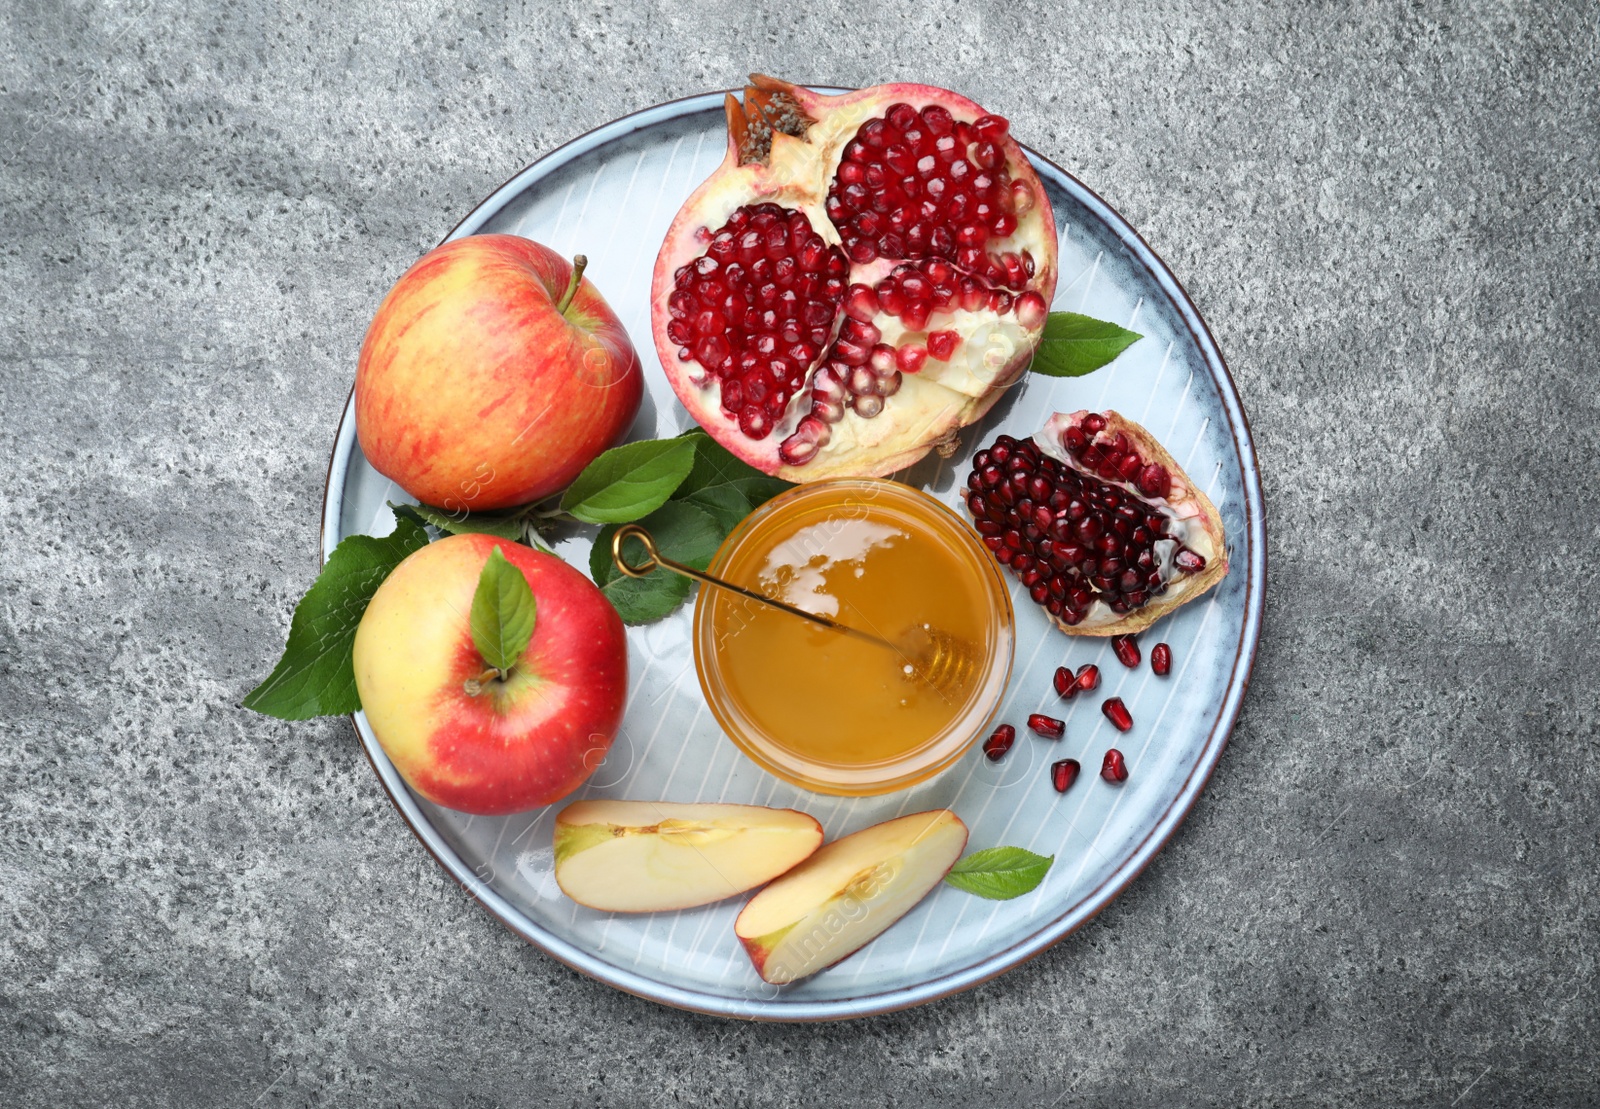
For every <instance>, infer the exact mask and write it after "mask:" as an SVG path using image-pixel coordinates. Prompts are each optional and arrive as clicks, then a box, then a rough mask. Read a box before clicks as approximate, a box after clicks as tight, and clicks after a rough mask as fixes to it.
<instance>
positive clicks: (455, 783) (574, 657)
mask: <svg viewBox="0 0 1600 1109" xmlns="http://www.w3.org/2000/svg"><path fill="white" fill-rule="evenodd" d="M496 547H498V548H500V552H501V553H502V554H503V555H504V556H505V558H506V560H507V561H508V562H510V563H511V564H512V565H513V566H515V567H516V568H517V569H518V570H521V571H522V575H523V577H524V578H526V579H527V582H528V587H529V588H530V589H532V590H533V597H534V604H535V606H536V614H535V618H534V626H533V638H532V640H530V642H529V643H528V649H527V651H526V652H525V653H524V655H523V657H522V659H521V661H519V662H518V663H517V664H516V665H515V666H514V667H513V668H512V670H511V673H510V675H509V677H507V678H506V679H505V680H503V681H502V680H500V679H498V678H490V679H489V680H487V681H483V680H480V679H481V676H482V675H483V673H484V671H485V663H484V661H483V658H482V657H481V656H480V655H479V654H478V651H477V648H476V647H474V646H473V642H472V628H471V612H472V597H473V593H474V592H475V591H476V590H477V587H478V577H479V575H480V574H481V573H482V572H483V566H484V563H485V562H487V561H488V560H489V554H490V552H492V551H493V550H494V549H495V548H496ZM354 662H355V673H356V689H357V691H358V692H359V693H360V695H361V707H362V709H363V710H364V711H365V712H366V714H367V723H368V724H370V725H371V726H372V731H373V734H374V735H376V736H377V737H378V742H379V743H380V744H381V745H382V746H383V750H384V752H385V753H386V754H387V755H388V756H389V761H391V762H393V763H394V765H395V769H397V770H399V771H400V774H401V775H402V776H403V777H404V778H405V780H406V782H407V783H408V784H410V786H411V788H412V789H413V790H415V791H416V792H417V793H419V794H421V795H422V796H423V797H426V798H427V799H428V800H430V801H433V802H434V803H436V804H440V805H444V806H446V807H448V808H452V809H460V810H461V811H463V812H469V813H480V814H484V815H495V814H500V813H510V812H520V811H522V810H523V809H531V808H533V807H535V806H537V805H548V804H550V802H552V801H557V800H560V799H561V798H562V797H565V796H566V795H567V794H569V793H571V792H572V791H573V790H574V789H577V788H578V786H579V785H581V784H582V783H583V781H584V779H586V778H587V777H588V776H589V775H590V773H591V772H593V771H594V769H595V768H596V767H597V766H599V765H600V762H601V760H603V759H604V758H605V755H606V751H607V750H609V749H610V747H611V740H612V738H613V737H614V736H615V735H616V733H617V728H618V726H620V725H621V723H622V709H623V700H624V697H625V695H626V693H627V688H628V649H627V642H626V639H625V638H624V633H623V628H622V620H621V618H620V617H618V616H617V610H616V609H615V608H613V607H612V606H611V602H610V601H608V600H606V598H605V597H604V595H602V594H601V592H600V590H598V589H596V588H595V586H594V584H593V583H592V582H590V581H589V579H588V578H586V577H584V576H583V575H582V574H580V573H579V572H578V571H577V570H575V569H573V568H572V567H571V566H569V565H567V564H566V563H565V562H563V561H562V560H561V559H559V558H557V557H555V556H554V555H547V554H541V553H540V552H538V551H535V550H531V549H530V548H528V547H524V546H522V545H521V544H519V543H512V542H509V541H508V540H504V539H496V538H494V537H493V536H488V535H452V536H449V537H447V538H444V539H440V540H438V541H437V542H433V543H429V544H428V545H427V546H426V547H423V548H422V549H421V550H419V551H417V552H415V553H414V554H412V555H411V556H410V557H408V558H407V559H406V560H405V561H404V562H402V563H401V564H400V565H399V566H397V567H395V569H394V572H393V573H391V574H390V575H389V577H388V578H387V579H385V581H384V583H383V584H382V585H380V586H379V587H378V591H377V592H376V593H375V594H373V597H372V601H371V602H370V603H369V604H368V605H367V610H366V612H365V613H364V614H363V615H362V617H361V624H360V627H359V628H358V629H357V630H356V643H355V657H354Z"/></svg>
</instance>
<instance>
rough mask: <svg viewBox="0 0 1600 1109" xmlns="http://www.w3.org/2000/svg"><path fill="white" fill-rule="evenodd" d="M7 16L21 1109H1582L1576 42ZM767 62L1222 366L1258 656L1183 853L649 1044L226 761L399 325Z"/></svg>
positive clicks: (1589, 846)
mask: <svg viewBox="0 0 1600 1109" xmlns="http://www.w3.org/2000/svg"><path fill="white" fill-rule="evenodd" d="M330 9H331V6H329V5H308V6H306V7H304V8H303V9H302V8H296V7H291V6H288V5H285V6H283V7H278V6H274V5H270V4H259V3H251V2H239V3H222V4H216V5H201V4H187V5H186V4H178V5H166V4H156V3H153V2H151V0H136V2H134V3H131V4H109V5H103V4H97V3H84V4H74V5H56V4H33V3H21V2H13V3H10V4H7V5H5V8H4V13H3V21H0V197H3V204H0V221H3V227H0V290H3V292H0V297H3V299H4V304H5V319H6V325H7V326H6V328H5V331H4V334H3V335H0V351H3V359H4V368H3V373H0V411H3V418H0V436H3V440H0V446H3V452H4V453H3V459H4V460H3V462H0V465H3V466H4V467H5V468H6V470H7V473H6V475H5V482H4V492H3V494H0V582H3V590H0V606H3V608H0V1100H3V1101H4V1102H5V1103H6V1104H8V1105H30V1106H31V1105H39V1106H43V1105H51V1106H55V1105H80V1104H81V1105H94V1104H117V1105H126V1106H147V1105H148V1106H158V1105H175V1106H176V1105H182V1106H187V1105H210V1104H216V1105H301V1104H324V1103H353V1102H364V1101H372V1100H375V1101H379V1102H382V1103H385V1104H396V1105H462V1106H468V1105H470V1106H479V1105H482V1106H490V1105H523V1104H528V1105H533V1104H539V1105H545V1104H549V1105H568V1104H572V1105H589V1104H596V1105H601V1104H606V1105H609V1104H618V1105H632V1104H653V1103H662V1102H680V1101H681V1102H684V1103H690V1104H724V1105H742V1104H752V1105H766V1104H774V1105H776V1104H798V1103H807V1104H889V1105H907V1106H915V1105H925V1104H933V1103H946V1104H952V1105H992V1104H1005V1103H1012V1102H1016V1103H1033V1104H1043V1105H1049V1104H1052V1103H1054V1104H1059V1105H1062V1106H1074V1105H1086V1106H1087V1105H1104V1106H1131V1105H1178V1104H1222V1105H1269V1104H1291V1103H1292V1104H1329V1105H1336V1104H1338V1105H1342V1104H1383V1105H1413V1104H1415V1105H1441V1106H1452V1105H1460V1106H1464V1107H1472V1106H1487V1105H1514V1104H1544V1105H1562V1106H1565V1105H1573V1106H1577V1105H1589V1104H1594V1103H1595V1102H1596V1101H1597V1100H1600V1077H1597V1074H1596V1063H1595V1055H1596V1051H1597V1049H1600V1005H1597V1002H1596V992H1595V991H1596V979H1595V971H1596V953H1597V949H1600V927H1597V915H1600V909H1597V907H1596V892H1597V891H1596V885H1597V877H1596V875H1597V870H1600V847H1597V843H1596V832H1595V827H1596V816H1597V813H1596V808H1597V803H1596V800H1595V794H1596V784H1597V780H1600V753H1597V750H1600V748H1597V744H1596V719H1597V715H1600V707H1597V697H1596V692H1597V683H1596V679H1595V676H1594V675H1595V672H1596V670H1597V669H1600V648H1597V647H1596V645H1595V642H1594V639H1593V636H1592V633H1591V630H1590V627H1589V624H1590V617H1592V614H1593V612H1594V608H1595V603H1594V599H1593V598H1594V591H1595V585H1596V576H1595V570H1594V558H1593V553H1592V552H1593V551H1594V549H1595V546H1596V542H1597V540H1600V525H1597V523H1596V521H1597V520H1600V494H1597V492H1596V485H1595V472H1596V466H1595V462H1594V458H1595V456H1596V454H1597V453H1600V411H1597V401H1596V397H1597V393H1596V389H1595V381H1596V376H1597V370H1600V367H1597V364H1596V363H1597V358H1596V349H1597V346H1600V278H1597V272H1596V246H1597V239H1600V188H1597V184H1596V181H1597V177H1600V109H1597V107H1596V105H1597V103H1600V95H1597V82H1600V31H1597V25H1600V10H1597V7H1596V5H1595V4H1594V3H1592V2H1590V3H1565V4H1553V5H1536V4H1527V5H1506V6H1496V5H1472V6H1455V5H1451V6H1444V5H1437V4H1432V3H1425V2H1418V3H1411V4H1404V5H1401V4H1390V5H1375V4H1358V5H1351V6H1346V5H1337V6H1325V7H1324V6H1315V7H1312V8H1306V7H1304V6H1302V5H1291V4H1285V5H1282V6H1281V7H1272V8H1265V7H1259V6H1249V7H1240V8H1235V7H1232V6H1228V5H1222V4H1211V3H1187V2H1183V0H1179V2H1176V3H1170V4H1162V5H1155V4H1145V3H1135V4H1131V5H1125V4H1105V5H1084V4H1074V5H1070V6H1067V7H1065V8H1063V9H1061V10H1054V11H1053V10H1050V8H1049V7H1048V6H1046V5H1041V4H1029V3H1012V4H1004V5H1002V4H981V3H977V2H972V0H969V2H968V3H965V4H932V5H926V6H923V7H922V8H921V9H920V11H919V13H918V14H911V15H907V14H905V13H897V12H894V11H892V10H890V9H888V8H887V7H878V6H875V5H858V4H841V3H834V4H828V5H821V6H817V7H815V8H811V9H809V10H803V9H802V8H801V6H799V5H782V6H778V5H770V6H768V7H767V8H766V9H765V10H756V5H753V4H745V5H735V4H731V3H722V2H715V3H705V2H703V0H700V2H694V3H672V4H661V5H656V6H653V7H651V8H648V9H647V8H645V7H643V6H640V7H637V8H636V7H634V6H632V5H609V4H607V5H598V6H588V5H575V6H566V7H556V6H538V5H531V4H530V5H523V6H517V7H515V8H512V9H510V10H499V9H496V10H493V11H478V10H469V9H463V8H457V7H454V6H444V7H441V8H440V10H437V11H436V10H434V6H433V5H420V4H417V5H411V6H408V7H404V8H391V6H390V5H384V4H359V5H351V6H349V7H348V8H347V9H346V10H344V11H342V12H335V11H332V10H330ZM751 68H756V69H762V70H767V71H771V72H777V73H781V74H784V75H787V76H790V77H794V78H800V79H805V80H811V81H815V82H818V83H833V84H867V83H873V82H877V81H881V80H886V79H892V78H899V77H903V78H909V79H919V80H926V81H930V82H933V83H938V84H945V85H950V86H953V87H956V88H959V89H962V90H963V91H965V92H968V93H969V94H971V95H972V96H974V97H975V98H976V99H977V100H979V101H980V102H982V103H984V104H985V105H987V106H989V107H990V108H992V109H993V110H995V111H998V112H1001V113H1003V114H1005V115H1007V116H1009V117H1010V118H1011V119H1012V120H1013V125H1014V129H1015V131H1016V132H1017V133H1018V134H1019V135H1021V136H1022V137H1024V138H1025V139H1027V140H1028V141H1030V142H1031V143H1033V144H1034V145H1036V146H1037V147H1039V148H1040V149H1041V150H1043V151H1044V152H1045V153H1046V154H1048V155H1049V156H1051V157H1053V158H1054V159H1056V160H1057V161H1058V162H1060V163H1061V164H1063V165H1065V166H1066V167H1068V168H1069V169H1071V170H1073V171H1074V172H1076V173H1077V174H1078V175H1079V176H1080V177H1082V178H1083V179H1084V180H1085V181H1087V182H1088V183H1089V184H1090V186H1091V187H1093V188H1095V189H1097V190H1098V191H1099V192H1100V193H1101V194H1102V195H1104V196H1105V197H1106V198H1107V199H1108V200H1109V201H1110V202H1111V203H1112V204H1113V205H1115V206H1116V207H1117V208H1119V209H1120V210H1121V211H1122V212H1123V213H1124V214H1125V215H1126V216H1127V217H1128V218H1129V219H1130V220H1131V221H1132V222H1133V223H1134V224H1135V226H1137V227H1139V228H1141V230H1143V231H1144V233H1145V234H1146V236H1147V237H1148V239H1149V240H1150V242H1151V243H1152V245H1153V246H1154V247H1155V248H1156V250H1157V251H1158V252H1159V253H1161V254H1162V255H1163V256H1164V257H1165V258H1166V259H1167V261H1168V262H1169V263H1170V264H1171V266H1172V267H1173V269H1174V271H1175V272H1176V273H1177V274H1178V276H1179V278H1180V280H1182V281H1184V282H1185V283H1186V284H1187V286H1188V288H1189V290H1190V292H1191V294H1192V295H1193V296H1194V298H1195V300H1196V302H1197V303H1198V304H1199V306H1200V309H1201V311H1202V312H1204V313H1205V314H1206V316H1207V318H1208V319H1209V321H1210V323H1211V325H1212V327H1213V329H1214V330H1215V332H1216V334H1217V336H1218V338H1219V340H1220V342H1221V344H1222V347H1223V350H1224V352H1225V353H1226V354H1227V356H1228V357H1229V359H1230V362H1231V364H1232V367H1233V371H1234V375H1235V377H1236V378H1237V380H1238V382H1239V387H1240V391H1241V393H1242V394H1243V396H1244V400H1245V405H1246V408H1247V410H1248V411H1249V413H1250V415H1251V418H1252V423H1253V427H1254V431H1255V434H1256V438H1257V444H1258V447H1259V449H1260V453H1261V463H1262V470H1263V476H1264V481H1265V485H1266V490H1267V500H1268V505H1269V522H1268V528H1269V556H1270V560H1271V586H1270V591H1269V601H1268V614H1267V626H1266V633H1265V637H1264V639H1263V641H1262V647H1261V652H1260V656H1259V659H1258V663H1257V668H1256V673H1255V679H1254V682H1253V685H1252V689H1251V692H1250V695H1249V697H1248V699H1247V701H1246V706H1245V712H1244V715H1243V718H1242V719H1241V721H1240V724H1239V727H1238V729H1237V730H1236V732H1235V734H1234V738H1233V742H1232V745H1231V746H1230V748H1229V750H1228V752H1227V753H1226V754H1225V755H1224V757H1223V760H1222V763H1221V766H1220V769H1219V770H1218V772H1217V774H1216V776H1215V777H1214V779H1213V780H1212V783H1211V785H1210V787H1209V788H1208V789H1207V791H1206V793H1205V795H1204V797H1203V798H1202V800H1201V802H1200V804H1199V806H1198V807H1197V808H1196V810H1195V812H1194V814H1193V815H1192V816H1191V818H1190V820H1189V821H1188V823H1187V824H1186V825H1185V827H1184V828H1183V829H1182V830H1181V831H1180V833H1179V834H1178V835H1177V836H1176V837H1175V838H1174V840H1173V841H1172V842H1171V843H1170V844H1169V845H1168V847H1167V848H1166V850H1165V851H1164V852H1163V853H1162V854H1161V855H1160V856H1159V857H1158V858H1157V860H1156V862H1155V864H1154V865H1153V866H1152V867H1151V868H1150V869H1149V870H1148V871H1147V872H1146V873H1145V874H1144V875H1143V876H1142V877H1141V878H1140V879H1139V880H1138V881H1137V882H1135V883H1134V885H1133V886H1132V887H1131V888H1130V889H1129V890H1128V891H1127V893H1126V894H1124V896H1123V897H1122V898H1121V899H1119V900H1118V901H1117V902H1115V903H1114V904H1113V905H1112V907H1111V908H1110V909H1108V910H1107V911H1106V912H1105V913H1104V914H1103V915H1102V916H1100V917H1099V918H1098V919H1097V920H1095V921H1094V922H1093V923H1091V924H1090V925H1089V926H1088V927H1086V928H1085V929H1083V930H1082V931H1081V932H1080V933H1078V934H1077V935H1076V936H1074V937H1072V938H1070V939H1068V940H1066V941H1064V942H1063V943H1061V944H1059V945H1058V946H1057V947H1055V948H1054V949H1052V950H1051V951H1049V952H1048V953H1046V954H1044V955H1042V956H1040V957H1039V958H1038V959H1036V960H1034V961H1033V962H1031V963H1029V964H1027V965H1025V966H1023V967H1021V968H1019V969H1017V970H1014V971H1012V972H1011V973H1009V974H1007V975H1005V976H1003V977H1002V978H1000V979H997V980H996V981H994V982H991V983H989V984H988V985H986V986H983V987H981V988H979V989H976V990H973V991H971V992H970V993H967V994H964V995H961V996H959V997H956V998H952V999H949V1000H946V1001H943V1002H940V1003H937V1004H935V1005H932V1006H928V1007H925V1008H923V1009H919V1010H914V1011H910V1012H906V1013H901V1014H896V1015H893V1016H888V1017H882V1018H877V1019H873V1020H868V1021H863V1022H857V1023H853V1024H845V1025H832V1026H808V1027H789V1026H756V1025H744V1024H734V1023H727V1022H720V1021H716V1020H713V1019H711V1018H704V1017H699V1016H694V1015H690V1014H685V1013H679V1012H674V1011H669V1010H665V1009H661V1008H658V1007H656V1006H654V1005H652V1004H650V1003H648V1002H643V1001H639V1000H635V999H633V998H630V997H627V996H624V995H621V994H617V993H614V992H612V991H611V990H609V989H607V988H605V987H602V986H599V985H597V984H595V983H593V982H590V981H588V980H586V979H584V978H582V977H580V976H578V975H576V974H574V973H572V972H570V971H568V970H566V969H565V968H563V967H561V966H560V965H558V964H556V963H554V962H553V961H552V960H550V959H548V958H546V957H545V956H543V955H542V954H540V953H538V952H537V951H535V950H532V949H530V948H528V947H526V946H524V945H523V944H522V943H520V942H519V941H518V940H516V939H515V938H513V937H512V936H511V935H510V934H508V933H506V932H504V931H503V930H502V929H501V928H500V927H499V926H498V925H497V924H495V923H494V922H493V921H492V920H491V919H490V918H489V917H488V916H487V915H486V914H485V913H484V912H482V911H481V910H479V909H478V908H477V907H476V906H475V904H474V903H473V902H472V901H471V900H470V899H469V898H468V897H467V896H466V895H465V894H464V893H463V892H462V891H460V890H459V889H458V888H456V887H455V886H454V885H453V884H452V883H450V882H449V881H448V880H447V879H446V878H445V877H444V876H443V874H442V872H440V871H439V870H438V869H437V868H436V867H435V866H434V864H433V863H432V862H431V860H430V859H429V858H428V857H427V856H426V854H425V853H424V852H423V851H422V850H421V849H420V847H419V846H418V845H417V844H416V842H415V841H414V840H413V839H412V838H411V836H410V835H409V834H408V833H407V831H406V829H405V827H404V826H403V824H402V823H401V822H400V820H399V818H398V817H397V816H396V814H395V813H394V812H393V810H392V809H391V808H390V807H389V805H388V803H387V801H386V800H385V799H384V797H383V795H382V792H381V790H380V789H379V787H378V784H377V781H376V779H375V778H374V776H373V775H372V773H371V771H370V769H369V768H368V767H367V765H366V763H365V761H364V760H363V758H362V756H361V755H360V753H359V750H358V748H357V745H356V743H355V741H354V739H353V737H352V735H351V732H350V728H349V725H348V723H346V722H343V721H324V722H316V723H311V724H302V725H288V724H280V723H275V722H272V721H269V720H266V719H263V718H259V717H255V716H252V715H250V714H248V713H246V712H243V711H241V710H239V709H237V708H235V707H234V705H235V704H236V702H237V701H238V699H239V697H240V696H241V695H242V693H243V692H244V691H245V690H247V689H248V688H249V687H250V685H251V684H253V681H254V680H256V679H259V677H261V676H262V675H263V674H265V673H266V671H267V670H268V669H269V668H270V666H271V664H272V662H273V660H274V658H275V657H276V654H277V651H278V649H279V647H280V645H281V643H282V637H283V634H284V632H285V630H286V628H287V620H288V614H289V611H290V609H291V607H292V604H293V602H294V599H295V598H296V597H298V595H299V594H300V593H301V592H302V591H303V590H304V589H305V587H306V586H307V585H308V584H309V582H310V581H311V579H312V576H313V574H314V566H315V563H314V551H315V543H316V533H317V508H318V505H319V503H320V497H321V487H322V482H323V476H324V467H325V460H326V457H327V451H328V448H329V445H330V441H331V436H332V432H333V428H334V425H335V422H336V420H337V418H338V414H339V411H340V407H341V405H342V404H343V402H344V399H345V395H346V392H347V390H348V389H349V384H350V379H351V375H352V372H353V368H354V363H355V354H356V349H357V346H358V343H359V341H360V337H361V334H362V330H363V328H364V325H365V322H366V320H367V318H368V316H369V315H370V313H371V311H372V309H373V307H374V306H375V305H376V303H377V301H378V299H379V297H380V296H381V295H382V293H383V291H384V290H385V289H386V288H387V286H388V285H389V283H390V282H391V281H392V280H393V279H394V278H395V277H396V276H398V274H399V273H400V272H401V270H402V269H404V267H405V266H406V265H407V264H408V263H409V262H410V261H411V260H412V259H413V258H414V257H415V256H416V255H417V254H418V253H420V252H421V251H422V250H424V249H426V248H427V247H428V246H429V245H431V244H432V243H434V242H436V241H437V240H438V239H439V238H440V237H441V236H442V235H443V234H444V233H445V232H446V231H448V230H449V228H450V227H451V226H452V225H453V224H454V223H455V222H456V220H457V219H458V218H460V216H461V215H463V214H464V213H465V212H466V211H468V210H469V209H470V208H471V206H472V205H473V204H474V203H475V202H476V201H477V200H478V199H479V198H480V197H482V196H483V195H485V194H486V193H488V192H489V191H490V190H491V189H492V188H493V187H494V186H496V185H497V184H499V183H500V181H501V180H503V179H504V178H505V177H507V176H509V175H510V174H511V173H512V172H513V171H514V170H516V169H517V168H519V167H520V166H522V165H523V164H525V163H526V162H528V161H530V160H532V159H533V158H535V157H537V156H538V155H540V154H542V153H544V152H545V151H547V150H549V149H551V148H552V147H553V146H555V145H557V144H558V143H560V142H562V141H564V140H565V139H567V138H569V137H571V136H572V135H574V134H577V133H579V132H581V131H584V130H586V129H588V128H590V127H593V126H595V125H597V124H599V123H602V122H604V121H606V120H607V119H610V118H612V117H613V116H616V115H618V114H621V113H623V112H627V111H631V110H633V109H636V108H639V107H643V106H646V105H648V104H651V103H654V102H657V101H660V100H663V99H668V98H671V97H677V96H682V95H686V94H689V93H693V92H699V91H703V90H705V89H707V88H713V87H720V86H724V85H727V84H730V83H734V82H736V81H737V80H738V78H739V77H740V75H741V74H742V73H744V72H745V71H746V70H747V69H751Z"/></svg>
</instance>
